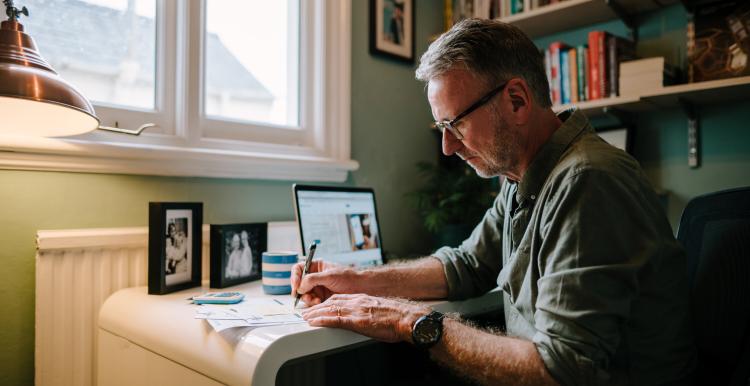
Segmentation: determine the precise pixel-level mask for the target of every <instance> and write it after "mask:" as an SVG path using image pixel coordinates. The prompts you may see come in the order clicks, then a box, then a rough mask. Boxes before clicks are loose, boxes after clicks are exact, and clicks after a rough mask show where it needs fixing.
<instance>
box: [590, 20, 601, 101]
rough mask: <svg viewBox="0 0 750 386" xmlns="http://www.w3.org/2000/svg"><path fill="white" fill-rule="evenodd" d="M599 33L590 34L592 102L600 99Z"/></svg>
mask: <svg viewBox="0 0 750 386" xmlns="http://www.w3.org/2000/svg"><path fill="white" fill-rule="evenodd" d="M598 35H599V31H591V32H589V82H588V84H589V93H590V98H589V99H591V100H594V99H599V53H598V49H597V48H598V46H599V39H598Z"/></svg>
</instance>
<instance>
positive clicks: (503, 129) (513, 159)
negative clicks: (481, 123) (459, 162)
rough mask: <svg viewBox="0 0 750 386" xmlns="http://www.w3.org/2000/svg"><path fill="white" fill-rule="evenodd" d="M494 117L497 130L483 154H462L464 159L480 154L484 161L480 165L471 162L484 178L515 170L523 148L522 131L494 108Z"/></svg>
mask: <svg viewBox="0 0 750 386" xmlns="http://www.w3.org/2000/svg"><path fill="white" fill-rule="evenodd" d="M492 117H493V118H492V125H493V126H494V127H495V130H494V131H493V135H492V137H491V138H489V139H488V141H487V142H488V144H487V147H486V150H485V151H483V152H482V153H481V154H480V153H472V154H461V158H464V159H467V158H471V157H472V156H474V157H477V156H478V157H479V158H480V159H481V160H482V161H484V162H482V163H481V164H479V165H472V164H469V165H470V166H471V167H472V168H473V169H474V171H476V172H477V175H479V176H480V177H482V178H492V177H496V176H499V175H501V174H508V172H512V171H515V169H516V166H517V165H518V155H519V154H520V150H521V145H520V143H519V139H520V133H517V132H516V131H514V130H513V129H512V127H511V125H510V124H509V123H508V122H507V121H506V120H504V119H502V118H501V117H500V116H499V115H498V114H497V112H496V111H494V109H493V111H492Z"/></svg>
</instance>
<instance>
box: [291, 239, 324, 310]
mask: <svg viewBox="0 0 750 386" xmlns="http://www.w3.org/2000/svg"><path fill="white" fill-rule="evenodd" d="M317 246H318V244H317V243H312V245H310V251H309V252H308V254H307V258H306V259H305V268H304V269H302V276H300V278H299V280H300V283H301V282H302V278H304V277H305V275H306V274H307V271H308V270H310V263H312V259H313V256H314V255H315V249H316V248H317ZM301 296H302V294H300V293H299V292H297V293H296V294H295V299H294V306H292V308H293V309H294V308H297V303H299V298H300V297H301Z"/></svg>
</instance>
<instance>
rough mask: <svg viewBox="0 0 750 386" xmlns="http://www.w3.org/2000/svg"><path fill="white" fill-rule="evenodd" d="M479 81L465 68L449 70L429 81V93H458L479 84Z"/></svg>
mask: <svg viewBox="0 0 750 386" xmlns="http://www.w3.org/2000/svg"><path fill="white" fill-rule="evenodd" d="M478 83H479V81H478V80H477V78H476V77H475V76H473V75H472V74H471V73H470V72H469V71H467V70H464V69H455V70H449V71H446V72H445V73H443V74H441V75H439V76H436V77H435V78H433V79H431V80H430V81H429V82H428V83H427V93H428V95H437V94H439V93H448V94H456V93H461V92H464V91H466V90H471V89H474V88H477V86H479V84H478Z"/></svg>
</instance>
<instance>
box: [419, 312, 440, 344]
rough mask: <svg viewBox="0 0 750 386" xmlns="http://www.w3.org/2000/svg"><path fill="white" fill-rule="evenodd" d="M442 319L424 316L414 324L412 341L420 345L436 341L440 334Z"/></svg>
mask: <svg viewBox="0 0 750 386" xmlns="http://www.w3.org/2000/svg"><path fill="white" fill-rule="evenodd" d="M441 327H442V321H439V320H435V319H432V318H424V319H422V320H420V321H419V323H417V325H416V326H414V335H413V339H414V342H415V343H417V344H420V345H424V344H430V343H433V342H437V341H438V339H440V335H441V334H442V332H443V331H442V328H441Z"/></svg>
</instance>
